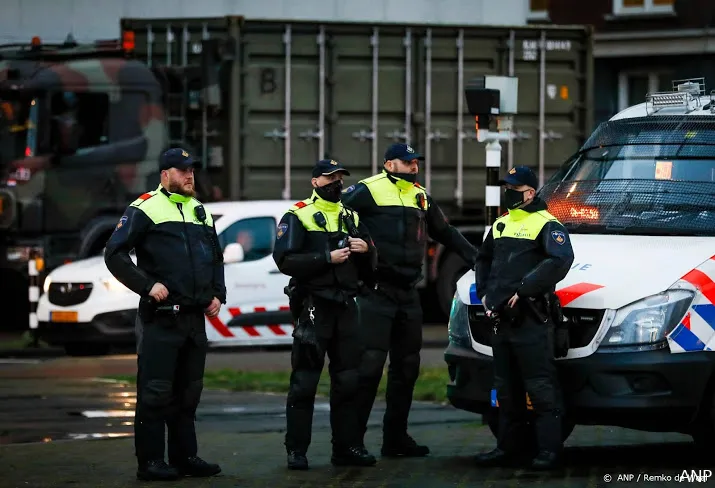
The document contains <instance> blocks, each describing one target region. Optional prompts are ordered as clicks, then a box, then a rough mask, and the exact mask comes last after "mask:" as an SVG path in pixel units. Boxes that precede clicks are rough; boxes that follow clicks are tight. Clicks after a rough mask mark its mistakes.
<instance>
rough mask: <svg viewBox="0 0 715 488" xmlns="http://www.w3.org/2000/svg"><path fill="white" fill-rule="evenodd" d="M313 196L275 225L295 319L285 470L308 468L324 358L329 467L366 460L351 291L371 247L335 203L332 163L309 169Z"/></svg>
mask: <svg viewBox="0 0 715 488" xmlns="http://www.w3.org/2000/svg"><path fill="white" fill-rule="evenodd" d="M312 174H313V178H312V180H311V182H312V185H313V194H312V195H311V196H310V198H307V199H305V200H303V201H301V202H298V203H296V204H295V205H293V206H292V207H291V208H290V210H289V211H288V212H287V213H286V214H285V215H284V216H283V218H282V219H281V221H280V223H279V224H278V230H277V233H276V245H275V250H274V252H273V259H274V260H275V262H276V264H277V265H278V269H280V271H281V272H282V273H284V274H286V275H288V276H291V277H292V278H291V280H290V283H289V287H288V293H289V296H290V306H291V310H292V311H293V317H294V319H295V328H294V333H293V337H294V338H295V339H294V342H293V351H292V354H291V367H292V373H291V377H290V389H289V392H288V398H287V402H286V421H287V432H286V435H285V446H286V451H287V453H288V467H289V468H290V469H308V459H307V457H306V453H307V451H308V446H309V445H310V441H311V429H312V419H313V404H314V402H315V394H316V391H317V387H318V380H319V379H320V374H321V371H322V369H323V365H324V362H325V353H326V352H327V354H328V356H329V358H330V366H329V368H330V369H329V371H330V377H331V388H330V424H331V427H332V432H333V439H332V443H333V455H332V458H331V462H332V463H333V464H334V465H355V466H372V465H374V464H375V462H376V461H375V457H374V456H372V455H370V454H369V453H368V452H367V451H366V450H365V449H363V448H361V445H360V442H359V431H358V419H357V412H356V410H355V408H354V402H355V393H356V389H357V381H358V367H359V364H360V357H361V354H362V351H363V349H362V347H361V345H360V342H359V337H358V314H357V307H356V304H355V296H356V295H357V294H358V293H359V292H360V288H361V286H360V285H361V282H364V281H365V280H370V279H371V274H372V272H373V270H374V267H375V263H376V259H377V251H376V250H375V247H374V245H372V241H371V240H370V237H369V234H368V232H367V230H366V228H365V226H364V224H363V223H362V221H361V220H360V219H359V216H358V214H357V212H353V211H352V210H350V209H348V208H346V207H345V206H344V205H343V204H342V203H340V195H341V192H342V189H343V175H350V173H349V172H348V171H347V170H346V169H345V168H344V167H343V166H342V165H341V164H340V163H338V162H337V161H334V160H321V161H319V162H318V163H317V164H316V166H315V167H314V168H313V173H312Z"/></svg>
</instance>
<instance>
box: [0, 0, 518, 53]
mask: <svg viewBox="0 0 715 488" xmlns="http://www.w3.org/2000/svg"><path fill="white" fill-rule="evenodd" d="M0 3H1V4H2V8H1V10H2V13H1V14H0V43H5V42H29V41H30V39H31V38H32V36H35V35H38V36H40V37H41V38H42V39H43V40H44V41H45V42H61V41H63V40H64V39H65V37H67V34H68V33H69V32H72V34H73V35H74V37H75V39H76V40H78V41H91V40H94V39H114V38H117V37H119V19H120V18H122V17H135V18H150V17H154V18H163V17H168V18H176V17H221V16H224V15H243V16H245V17H247V18H257V19H258V18H261V19H296V20H325V21H331V20H335V21H363V22H398V23H399V22H405V23H442V24H486V25H524V24H526V17H527V14H528V0H498V2H497V1H496V0H357V1H356V0H0Z"/></svg>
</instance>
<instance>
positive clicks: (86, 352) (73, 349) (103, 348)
mask: <svg viewBox="0 0 715 488" xmlns="http://www.w3.org/2000/svg"><path fill="white" fill-rule="evenodd" d="M65 352H66V353H67V355H68V356H103V355H105V354H107V353H108V352H109V344H85V343H82V342H76V343H70V344H65Z"/></svg>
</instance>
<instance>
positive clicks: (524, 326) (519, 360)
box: [492, 314, 563, 453]
mask: <svg viewBox="0 0 715 488" xmlns="http://www.w3.org/2000/svg"><path fill="white" fill-rule="evenodd" d="M553 334H554V326H553V324H552V323H551V322H550V321H549V322H547V323H540V322H538V321H537V320H536V319H534V318H533V317H531V315H528V314H524V315H523V316H522V317H521V318H520V319H518V320H516V321H514V322H512V323H509V322H504V321H502V323H501V324H500V325H499V327H498V328H497V331H496V333H494V334H493V339H492V351H493V355H494V387H495V388H496V390H497V400H498V402H499V435H498V438H497V446H498V447H499V448H500V449H502V450H504V451H507V452H512V453H523V452H524V450H525V449H529V448H530V447H533V446H529V439H532V438H533V437H532V436H531V432H532V431H531V430H530V429H529V428H528V426H527V424H526V422H527V412H528V410H527V405H526V393H528V394H529V399H530V400H531V405H532V407H533V409H534V413H535V415H536V422H535V430H536V442H537V446H536V447H538V449H539V450H545V451H552V452H556V453H559V452H560V451H561V449H562V447H563V442H562V438H561V430H562V429H561V422H562V418H561V417H562V412H563V404H562V395H561V389H560V387H559V383H558V378H557V373H556V366H555V362H554V351H553V347H554V346H553Z"/></svg>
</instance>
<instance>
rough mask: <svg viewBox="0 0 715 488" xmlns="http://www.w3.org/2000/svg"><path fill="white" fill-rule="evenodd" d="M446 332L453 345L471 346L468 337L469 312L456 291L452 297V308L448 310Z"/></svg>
mask: <svg viewBox="0 0 715 488" xmlns="http://www.w3.org/2000/svg"><path fill="white" fill-rule="evenodd" d="M447 334H448V335H449V342H451V343H452V344H454V345H455V346H461V347H466V348H471V347H472V341H471V338H470V337H469V314H468V312H467V306H466V305H465V304H464V303H463V302H462V300H460V299H459V295H457V294H456V293H455V294H454V298H453V299H452V308H451V310H450V312H449V322H448V323H447Z"/></svg>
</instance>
